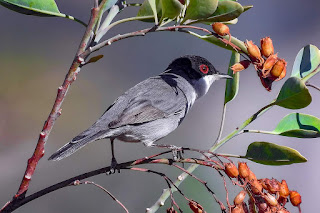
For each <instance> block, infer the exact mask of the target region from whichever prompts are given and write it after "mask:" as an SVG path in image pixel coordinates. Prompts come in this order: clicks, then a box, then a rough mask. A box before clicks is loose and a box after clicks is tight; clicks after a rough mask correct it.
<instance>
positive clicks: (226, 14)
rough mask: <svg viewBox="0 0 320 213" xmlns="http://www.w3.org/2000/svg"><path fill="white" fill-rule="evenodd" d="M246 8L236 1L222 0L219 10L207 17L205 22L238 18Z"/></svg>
mask: <svg viewBox="0 0 320 213" xmlns="http://www.w3.org/2000/svg"><path fill="white" fill-rule="evenodd" d="M243 11H244V9H243V7H242V5H241V4H239V3H238V2H234V1H221V2H219V4H218V7H217V10H216V11H215V12H214V13H213V14H211V15H210V17H209V18H206V19H205V20H204V21H205V22H210V23H212V22H224V21H231V20H233V19H235V18H238V17H239V16H240V15H241V13H243Z"/></svg>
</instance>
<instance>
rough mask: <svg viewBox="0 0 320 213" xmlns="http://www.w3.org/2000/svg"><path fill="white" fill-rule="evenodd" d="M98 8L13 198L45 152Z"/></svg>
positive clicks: (24, 186)
mask: <svg viewBox="0 0 320 213" xmlns="http://www.w3.org/2000/svg"><path fill="white" fill-rule="evenodd" d="M98 12H99V9H98V8H93V9H92V11H91V18H90V21H89V24H88V27H87V29H86V32H85V34H84V36H83V39H82V41H81V43H80V46H79V49H78V51H77V55H76V57H75V59H74V60H73V62H72V64H71V67H70V69H69V72H68V74H67V75H66V78H65V80H64V82H63V84H62V85H61V86H60V87H59V88H58V94H57V97H56V100H55V102H54V105H53V108H52V110H51V112H50V114H49V116H48V118H47V120H46V122H45V124H44V126H43V129H42V131H41V133H40V136H39V140H38V143H37V146H36V148H35V151H34V153H33V155H32V157H31V158H30V159H29V160H28V165H27V168H26V171H25V174H24V176H23V179H22V181H21V184H20V187H19V190H18V192H17V193H16V195H15V196H14V198H13V200H15V199H17V198H18V197H20V196H22V197H24V196H25V194H26V192H27V190H28V188H29V184H30V181H31V178H32V175H33V173H34V171H35V169H36V166H37V164H38V162H39V160H40V159H41V158H42V157H43V155H44V153H45V149H44V146H45V143H46V142H47V140H48V136H49V134H50V132H51V130H52V128H53V126H54V124H55V121H56V120H57V118H58V117H59V116H60V114H61V105H62V102H63V101H64V98H65V96H66V94H67V92H68V89H69V87H70V85H71V84H72V83H73V81H74V80H75V79H76V76H77V74H78V72H79V71H80V68H79V65H80V64H81V62H83V58H81V57H79V56H78V55H79V54H80V53H82V52H83V51H84V50H85V47H86V46H87V43H88V42H89V38H90V33H91V31H92V28H93V27H94V25H95V22H96V19H97V15H98Z"/></svg>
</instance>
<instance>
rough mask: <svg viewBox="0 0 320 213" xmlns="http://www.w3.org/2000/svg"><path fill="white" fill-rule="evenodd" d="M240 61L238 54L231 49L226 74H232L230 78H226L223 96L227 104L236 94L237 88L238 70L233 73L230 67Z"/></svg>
mask: <svg viewBox="0 0 320 213" xmlns="http://www.w3.org/2000/svg"><path fill="white" fill-rule="evenodd" d="M239 61H240V54H239V53H237V52H235V51H232V54H231V58H230V63H229V69H228V75H230V76H232V77H233V78H232V79H227V80H226V91H225V96H224V104H227V103H228V102H229V101H232V100H233V99H234V98H235V97H236V96H237V94H238V90H239V77H240V74H239V72H236V73H235V74H233V71H232V69H231V68H230V67H231V66H232V65H234V64H235V63H238V62H239Z"/></svg>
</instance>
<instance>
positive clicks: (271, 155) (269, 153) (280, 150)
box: [245, 142, 307, 166]
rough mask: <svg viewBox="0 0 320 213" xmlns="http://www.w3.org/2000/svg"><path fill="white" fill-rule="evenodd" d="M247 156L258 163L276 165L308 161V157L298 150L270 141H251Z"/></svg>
mask: <svg viewBox="0 0 320 213" xmlns="http://www.w3.org/2000/svg"><path fill="white" fill-rule="evenodd" d="M245 158H247V159H249V160H251V161H254V162H256V163H260V164H265V165H274V166H280V165H289V164H293V163H304V162H307V159H306V158H305V157H304V156H302V155H301V154H300V153H299V152H298V151H297V150H295V149H292V148H290V147H287V146H280V145H277V144H274V143H268V142H253V143H251V144H250V145H249V147H248V149H247V154H246V156H245Z"/></svg>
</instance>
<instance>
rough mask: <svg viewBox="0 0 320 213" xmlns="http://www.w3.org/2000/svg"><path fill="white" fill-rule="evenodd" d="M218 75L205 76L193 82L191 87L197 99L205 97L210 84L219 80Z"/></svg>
mask: <svg viewBox="0 0 320 213" xmlns="http://www.w3.org/2000/svg"><path fill="white" fill-rule="evenodd" d="M219 79H220V78H219V76H218V75H206V76H204V77H202V78H200V79H198V80H193V81H192V83H193V86H194V88H195V90H196V93H197V98H200V97H201V96H203V95H205V94H206V93H207V92H208V90H209V88H210V86H211V85H212V83H213V82H214V81H216V80H219Z"/></svg>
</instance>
